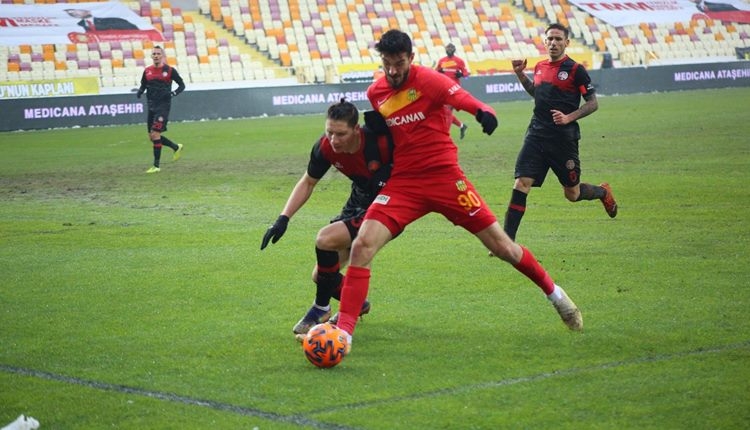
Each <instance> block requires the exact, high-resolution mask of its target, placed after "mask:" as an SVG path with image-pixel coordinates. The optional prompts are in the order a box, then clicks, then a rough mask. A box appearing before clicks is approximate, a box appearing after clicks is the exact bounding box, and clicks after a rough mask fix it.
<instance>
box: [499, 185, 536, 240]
mask: <svg viewBox="0 0 750 430" xmlns="http://www.w3.org/2000/svg"><path fill="white" fill-rule="evenodd" d="M533 184H534V179H533V178H528V177H520V178H516V181H515V183H514V184H513V191H512V192H511V195H510V203H509V204H508V209H507V210H506V211H505V220H504V224H503V228H504V229H505V232H506V233H507V234H508V236H510V238H511V239H513V240H516V233H518V228H519V227H520V226H521V219H523V215H524V214H525V213H526V200H527V198H528V196H529V192H531V186H532V185H533Z"/></svg>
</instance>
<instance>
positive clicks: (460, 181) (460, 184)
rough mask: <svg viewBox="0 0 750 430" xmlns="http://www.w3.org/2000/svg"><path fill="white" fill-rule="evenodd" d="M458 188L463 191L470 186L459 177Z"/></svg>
mask: <svg viewBox="0 0 750 430" xmlns="http://www.w3.org/2000/svg"><path fill="white" fill-rule="evenodd" d="M456 189H458V191H461V192H464V191H466V190H467V189H468V187H467V186H466V182H464V180H463V179H459V180H458V181H456Z"/></svg>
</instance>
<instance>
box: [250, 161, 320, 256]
mask: <svg viewBox="0 0 750 430" xmlns="http://www.w3.org/2000/svg"><path fill="white" fill-rule="evenodd" d="M317 184H318V179H315V178H313V177H312V176H310V175H309V174H308V173H307V172H305V174H304V175H302V177H301V178H300V180H299V181H297V184H296V185H295V186H294V188H293V189H292V193H291V194H289V198H288V199H287V201H286V204H285V205H284V209H283V210H282V211H281V215H279V217H278V218H277V219H276V221H275V222H274V223H273V224H272V225H271V226H270V227H268V230H266V233H265V234H264V235H263V240H262V241H261V243H260V249H261V251H262V250H263V249H265V247H266V246H268V242H269V241H270V242H271V243H276V242H278V241H279V239H281V236H283V235H284V233H286V228H287V225H288V224H289V219H291V218H292V216H294V214H295V213H297V211H298V210H299V209H300V208H301V207H302V206H304V204H305V203H306V202H307V200H309V199H310V196H311V195H312V192H313V190H314V189H315V185H317Z"/></svg>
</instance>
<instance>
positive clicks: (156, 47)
mask: <svg viewBox="0 0 750 430" xmlns="http://www.w3.org/2000/svg"><path fill="white" fill-rule="evenodd" d="M154 49H161V52H164V48H162V47H161V45H154V47H153V48H151V50H154Z"/></svg>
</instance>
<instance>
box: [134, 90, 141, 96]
mask: <svg viewBox="0 0 750 430" xmlns="http://www.w3.org/2000/svg"><path fill="white" fill-rule="evenodd" d="M142 95H143V91H141V90H138V92H137V93H135V97H136V98H141V96H142Z"/></svg>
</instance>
